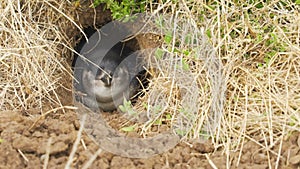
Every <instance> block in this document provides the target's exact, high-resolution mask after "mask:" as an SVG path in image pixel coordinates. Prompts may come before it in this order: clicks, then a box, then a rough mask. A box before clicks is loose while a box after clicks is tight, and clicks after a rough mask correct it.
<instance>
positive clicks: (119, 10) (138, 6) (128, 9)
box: [93, 0, 146, 20]
mask: <svg viewBox="0 0 300 169" xmlns="http://www.w3.org/2000/svg"><path fill="white" fill-rule="evenodd" d="M102 3H103V4H105V5H106V9H109V10H110V11H111V13H112V14H111V15H112V17H113V19H119V20H120V19H122V18H127V17H129V16H130V15H132V14H134V13H143V12H144V11H145V4H146V1H144V0H142V1H135V0H123V1H121V2H118V1H116V0H95V1H94V3H93V6H94V7H97V6H98V5H100V4H102Z"/></svg>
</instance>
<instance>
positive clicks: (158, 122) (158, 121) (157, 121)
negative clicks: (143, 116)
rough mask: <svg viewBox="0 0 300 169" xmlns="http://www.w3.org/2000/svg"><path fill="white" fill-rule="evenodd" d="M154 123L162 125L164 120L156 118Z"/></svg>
mask: <svg viewBox="0 0 300 169" xmlns="http://www.w3.org/2000/svg"><path fill="white" fill-rule="evenodd" d="M154 124H156V125H162V120H160V119H158V120H156V121H155V122H154Z"/></svg>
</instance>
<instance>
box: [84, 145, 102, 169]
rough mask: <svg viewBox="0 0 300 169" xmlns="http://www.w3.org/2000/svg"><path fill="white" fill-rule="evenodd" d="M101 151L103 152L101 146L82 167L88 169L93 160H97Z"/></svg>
mask: <svg viewBox="0 0 300 169" xmlns="http://www.w3.org/2000/svg"><path fill="white" fill-rule="evenodd" d="M101 152H102V149H101V148H99V149H98V150H97V151H96V153H95V154H94V155H93V156H92V157H91V158H90V159H89V161H88V162H87V163H85V164H84V165H83V167H82V169H88V168H89V167H90V166H91V165H92V164H93V162H94V161H95V160H96V158H97V157H98V155H100V154H101Z"/></svg>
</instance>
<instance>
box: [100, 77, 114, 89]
mask: <svg viewBox="0 0 300 169" xmlns="http://www.w3.org/2000/svg"><path fill="white" fill-rule="evenodd" d="M101 81H102V82H103V83H104V85H105V87H110V86H111V81H112V78H111V76H109V75H104V77H102V78H101Z"/></svg>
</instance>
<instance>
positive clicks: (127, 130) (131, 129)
mask: <svg viewBox="0 0 300 169" xmlns="http://www.w3.org/2000/svg"><path fill="white" fill-rule="evenodd" d="M134 129H135V126H128V127H123V128H121V130H122V131H126V132H131V131H134Z"/></svg>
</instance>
